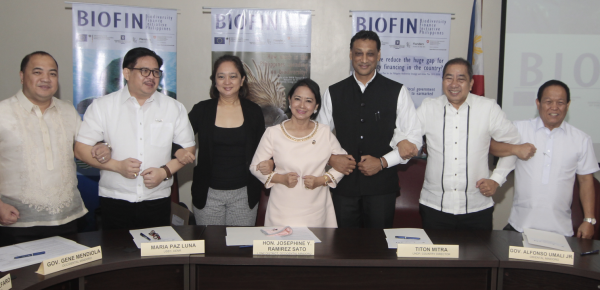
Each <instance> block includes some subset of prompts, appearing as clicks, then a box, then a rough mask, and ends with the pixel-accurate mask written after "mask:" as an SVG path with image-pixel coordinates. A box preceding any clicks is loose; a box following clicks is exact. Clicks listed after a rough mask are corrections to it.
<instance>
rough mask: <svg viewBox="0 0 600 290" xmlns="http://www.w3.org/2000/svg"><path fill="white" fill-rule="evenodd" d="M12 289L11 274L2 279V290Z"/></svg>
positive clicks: (0, 288) (0, 289) (0, 287)
mask: <svg viewBox="0 0 600 290" xmlns="http://www.w3.org/2000/svg"><path fill="white" fill-rule="evenodd" d="M10 288H12V283H11V282H10V274H8V275H6V276H4V277H2V279H0V290H8V289H10Z"/></svg>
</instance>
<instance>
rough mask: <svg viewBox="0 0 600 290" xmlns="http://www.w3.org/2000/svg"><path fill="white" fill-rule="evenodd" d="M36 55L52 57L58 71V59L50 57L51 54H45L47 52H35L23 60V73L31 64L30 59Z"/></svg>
mask: <svg viewBox="0 0 600 290" xmlns="http://www.w3.org/2000/svg"><path fill="white" fill-rule="evenodd" d="M34 55H46V56H49V57H51V58H52V59H53V60H54V63H55V64H56V69H58V62H56V59H54V57H53V56H52V55H50V54H49V53H47V52H45V51H41V50H38V51H34V52H32V53H30V54H28V55H26V56H25V57H24V58H23V60H21V72H25V68H26V67H27V65H28V64H29V59H31V57H32V56H34Z"/></svg>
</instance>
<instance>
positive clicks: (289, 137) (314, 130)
mask: <svg viewBox="0 0 600 290" xmlns="http://www.w3.org/2000/svg"><path fill="white" fill-rule="evenodd" d="M288 121H289V120H285V121H283V122H281V124H279V126H281V130H282V131H283V135H285V137H286V138H288V139H290V140H292V141H294V142H302V141H306V140H308V139H310V138H312V137H313V136H314V135H315V133H317V128H319V123H317V122H316V121H313V120H310V121H311V122H313V123H315V128H314V129H313V130H312V132H310V134H308V136H305V137H300V138H296V137H294V136H292V135H290V133H288V131H287V130H286V129H285V126H283V124H284V123H286V122H288Z"/></svg>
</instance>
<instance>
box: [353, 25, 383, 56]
mask: <svg viewBox="0 0 600 290" xmlns="http://www.w3.org/2000/svg"><path fill="white" fill-rule="evenodd" d="M358 39H362V40H373V41H375V42H376V43H377V51H379V50H380V49H381V40H379V35H377V33H375V32H373V31H369V30H361V31H359V32H357V33H356V34H354V36H352V39H350V50H352V47H353V46H354V41H356V40H358Z"/></svg>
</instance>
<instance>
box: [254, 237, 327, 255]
mask: <svg viewBox="0 0 600 290" xmlns="http://www.w3.org/2000/svg"><path fill="white" fill-rule="evenodd" d="M252 248H253V249H252V253H253V254H254V255H290V256H313V255H314V254H315V242H314V241H311V240H254V241H253V247H252Z"/></svg>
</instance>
